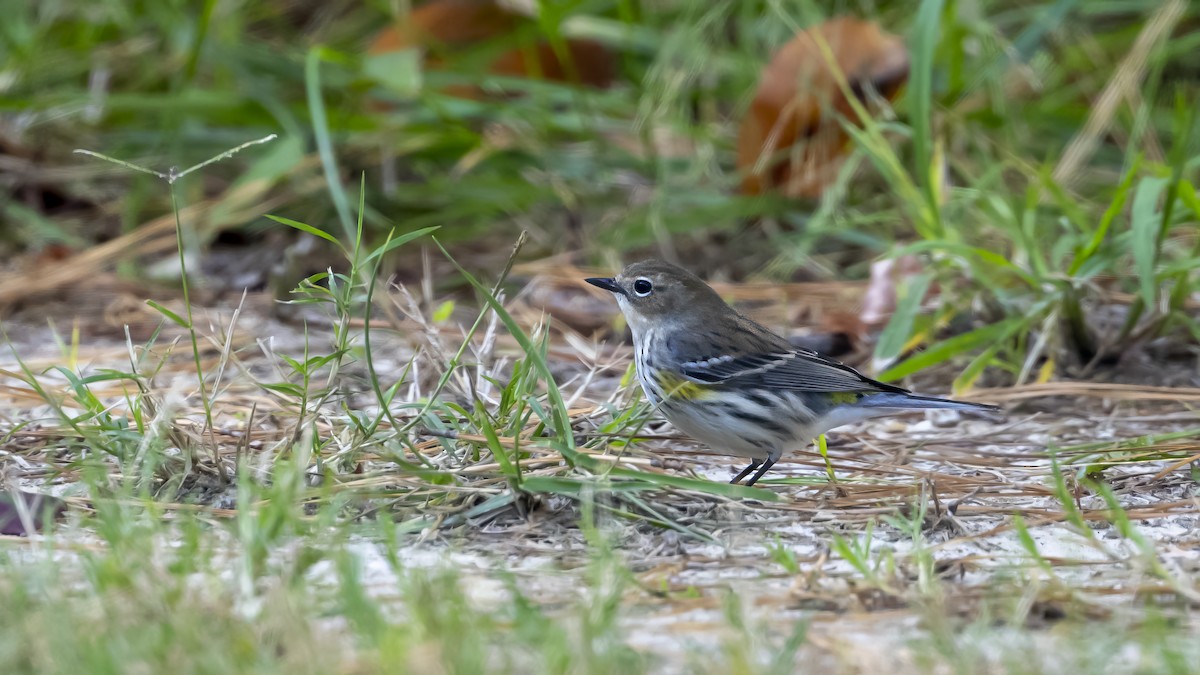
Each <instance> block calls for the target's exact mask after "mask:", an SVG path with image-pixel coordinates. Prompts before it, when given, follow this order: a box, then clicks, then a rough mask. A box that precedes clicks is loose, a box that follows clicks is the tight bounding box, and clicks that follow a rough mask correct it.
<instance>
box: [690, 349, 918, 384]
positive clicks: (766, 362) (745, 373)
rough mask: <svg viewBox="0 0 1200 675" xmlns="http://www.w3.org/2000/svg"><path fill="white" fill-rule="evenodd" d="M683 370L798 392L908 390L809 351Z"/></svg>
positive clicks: (701, 377) (718, 380)
mask: <svg viewBox="0 0 1200 675" xmlns="http://www.w3.org/2000/svg"><path fill="white" fill-rule="evenodd" d="M680 372H681V373H682V374H683V376H684V377H686V378H688V379H690V380H692V381H695V382H700V383H703V384H735V383H738V384H747V385H749V384H755V385H758V386H762V387H770V388H779V389H792V390H798V391H826V392H875V391H889V392H897V393H907V392H908V390H907V389H902V388H900V387H897V386H894V385H890V384H885V383H883V382H877V381H875V380H872V379H871V378H869V377H866V376H865V375H863V374H862V373H859V372H858V371H857V370H855V369H853V368H851V367H850V366H847V365H845V364H843V363H839V362H837V361H834V360H832V359H827V358H825V357H823V356H821V355H820V354H817V353H816V352H812V351H808V350H796V351H788V352H776V353H763V354H740V355H737V356H733V355H723V356H716V357H713V358H710V359H704V360H700V361H687V362H685V363H681V364H680Z"/></svg>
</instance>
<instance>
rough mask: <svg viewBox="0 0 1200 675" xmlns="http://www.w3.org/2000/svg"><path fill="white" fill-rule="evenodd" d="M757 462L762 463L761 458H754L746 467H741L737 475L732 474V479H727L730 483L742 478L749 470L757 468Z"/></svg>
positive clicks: (748, 473)
mask: <svg viewBox="0 0 1200 675" xmlns="http://www.w3.org/2000/svg"><path fill="white" fill-rule="evenodd" d="M759 464H762V460H761V459H756V460H754V461H752V462H750V466H748V467H746V468H744V469H742V472H741V473H739V474H738V475H737V476H734V478H733V480H731V481H729V482H730V483H736V482H738V481H740V480H741V479H743V478H745V477H746V476H748V475H750V472H751V471H753V470H755V469H757V468H758V465H759Z"/></svg>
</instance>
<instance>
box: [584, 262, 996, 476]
mask: <svg viewBox="0 0 1200 675" xmlns="http://www.w3.org/2000/svg"><path fill="white" fill-rule="evenodd" d="M587 282H588V283H590V284H592V285H593V286H598V287H600V288H603V289H605V290H608V291H612V293H613V294H614V295H615V296H616V298H617V304H619V305H620V306H621V311H622V312H623V313H624V314H625V319H626V321H627V322H628V323H629V327H630V329H631V330H632V331H633V344H634V360H635V363H636V366H637V376H638V381H639V382H641V384H642V389H643V390H644V391H645V392H646V397H647V398H648V399H650V401H651V403H653V404H654V405H655V406H657V407H658V408H659V409H660V410H662V413H663V415H664V416H665V417H666V418H667V419H668V420H669V421H670V422H671V424H674V425H675V426H676V427H677V428H678V429H679V430H680V431H683V432H684V433H686V434H688V435H689V436H691V437H693V438H695V439H696V440H698V441H702V442H704V443H707V444H709V445H711V446H713V448H714V449H717V450H724V451H727V452H729V453H730V454H733V455H737V456H739V457H747V458H749V459H750V465H749V466H747V467H746V468H745V469H743V470H742V472H741V473H739V474H738V475H737V476H736V477H735V478H734V479H733V480H732V481H731V482H733V483H737V482H738V481H740V480H741V479H743V478H745V477H746V476H748V475H750V474H751V473H753V475H752V476H750V480H749V481H747V482H746V485H754V483H755V482H756V481H758V479H759V478H762V476H763V474H764V473H766V472H767V470H768V469H770V468H771V467H772V466H773V465H774V464H775V462H777V461H778V460H779V458H780V456H782V454H783V453H784V452H785V451H787V450H791V449H794V448H800V447H804V446H805V445H807V444H809V443H811V442H812V440H813V439H815V438H816V437H817V436H820V435H821V434H823V433H825V432H826V431H829V430H830V429H833V428H836V427H840V426H842V425H843V424H848V423H850V422H857V421H860V420H865V419H870V418H872V417H879V416H882V415H889V414H895V413H897V412H902V411H905V410H928V409H945V410H961V411H963V412H971V413H980V414H988V415H994V414H996V413H997V412H999V408H997V407H996V406H991V405H983V404H980V403H965V402H960V401H950V400H947V399H944V398H936V397H933V396H919V395H917V394H913V393H912V392H910V391H908V390H907V389H903V388H901V387H897V386H894V385H890V384H885V383H883V382H878V381H876V380H872V379H871V378H869V377H866V376H865V375H863V374H861V373H859V372H858V371H857V370H855V369H853V368H851V367H850V366H847V365H845V364H843V363H839V362H837V361H834V360H832V359H828V358H825V357H823V356H821V355H820V354H817V353H816V352H813V351H809V350H806V349H797V348H795V347H793V346H792V345H791V343H789V342H788V341H787V340H785V339H784V338H783V337H781V336H779V335H776V334H775V333H772V332H771V331H769V330H767V329H766V328H764V327H763V326H761V325H759V324H758V323H755V322H754V321H752V320H750V319H748V318H746V317H744V316H742V315H741V314H739V313H738V312H737V311H736V310H734V309H733V308H732V307H730V306H729V305H727V304H725V301H724V300H722V299H721V297H720V296H719V295H717V293H716V291H714V290H713V289H712V288H710V287H709V286H708V284H706V283H704V282H703V281H701V280H700V278H699V277H697V276H696V275H694V274H692V273H691V272H688V271H687V270H685V269H682V268H680V267H677V266H675V265H672V264H670V263H666V262H663V261H661V260H646V261H643V262H639V263H634V264H632V265H629V266H628V267H626V268H625V269H624V270H623V271H622V272H621V274H620V275H619V276H617V277H613V278H594V279H588V280H587Z"/></svg>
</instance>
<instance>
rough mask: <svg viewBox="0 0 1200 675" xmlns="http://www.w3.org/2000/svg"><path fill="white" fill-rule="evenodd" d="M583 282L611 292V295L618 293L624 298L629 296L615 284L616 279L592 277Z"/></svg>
mask: <svg viewBox="0 0 1200 675" xmlns="http://www.w3.org/2000/svg"><path fill="white" fill-rule="evenodd" d="M584 281H586V282H588V283H589V284H591V285H593V286H596V287H597V288H603V289H604V290H606V291H612V292H613V293H620V294H621V295H624V296H625V297H629V294H628V293H626V292H625V289H624V288H621V285H620V284H618V283H617V280H616V279H611V278H606V277H592V278H591V279H584Z"/></svg>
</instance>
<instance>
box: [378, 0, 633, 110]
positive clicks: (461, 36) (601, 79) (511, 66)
mask: <svg viewBox="0 0 1200 675" xmlns="http://www.w3.org/2000/svg"><path fill="white" fill-rule="evenodd" d="M500 38H511V40H510V41H509V42H508V43H507V44H505V45H504V49H503V50H502V51H500V52H499V53H498V54H496V55H495V56H494V57H492V58H491V59H490V61H489V62H488V63H487V68H486V72H487V73H490V74H492V75H500V76H506V77H526V78H530V79H540V80H548V81H552V82H574V83H581V84H586V85H589V86H592V87H598V88H604V87H607V86H608V85H610V84H611V83H612V80H613V77H614V76H615V71H616V61H615V59H614V57H613V54H612V52H610V51H609V49H608V48H607V47H605V46H604V45H603V44H601V43H599V42H597V41H595V40H587V39H575V38H571V39H567V40H564V44H563V46H564V51H565V54H564V56H565V58H559V54H558V53H556V51H555V49H554V45H553V44H551V43H550V41H549V40H546V39H544V38H542V37H540V36H538V35H537V30H536V21H534V20H533V18H531V17H529V16H526V15H524V14H521V13H520V12H517V11H515V10H513V9H511V8H509V7H506V6H504V5H503V4H501V3H499V2H496V1H495V0H434V1H433V2H430V3H427V4H425V5H422V6H420V7H418V8H416V9H414V10H412V12H411V13H409V14H408V15H407V16H403V17H399V18H398V19H397V21H396V23H395V25H393V26H389V27H387V28H385V29H384V30H383V31H382V32H380V33H379V35H377V36H376V37H375V39H374V41H373V42H372V43H371V46H370V48H369V49H368V52H369V53H370V54H372V55H378V54H385V53H389V52H396V51H401V50H405V49H411V48H413V47H420V48H422V49H423V50H424V51H425V66H426V67H427V68H431V69H452V68H454V66H455V65H463V63H465V62H467V61H469V60H470V59H469V57H470V56H471V54H470V53H471V52H472V48H473V47H477V46H482V45H485V44H486V43H487V42H489V41H491V40H497V39H500ZM509 45H512V46H511V47H509ZM479 53H481V52H477V54H479ZM484 56H485V57H486V54H484ZM460 57H461V58H460ZM444 91H445V93H448V94H453V95H455V96H462V97H464V98H483V97H484V93H483V91H482V90H481V89H480V88H479V87H477V86H473V85H455V86H451V87H447V88H445V89H444Z"/></svg>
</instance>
